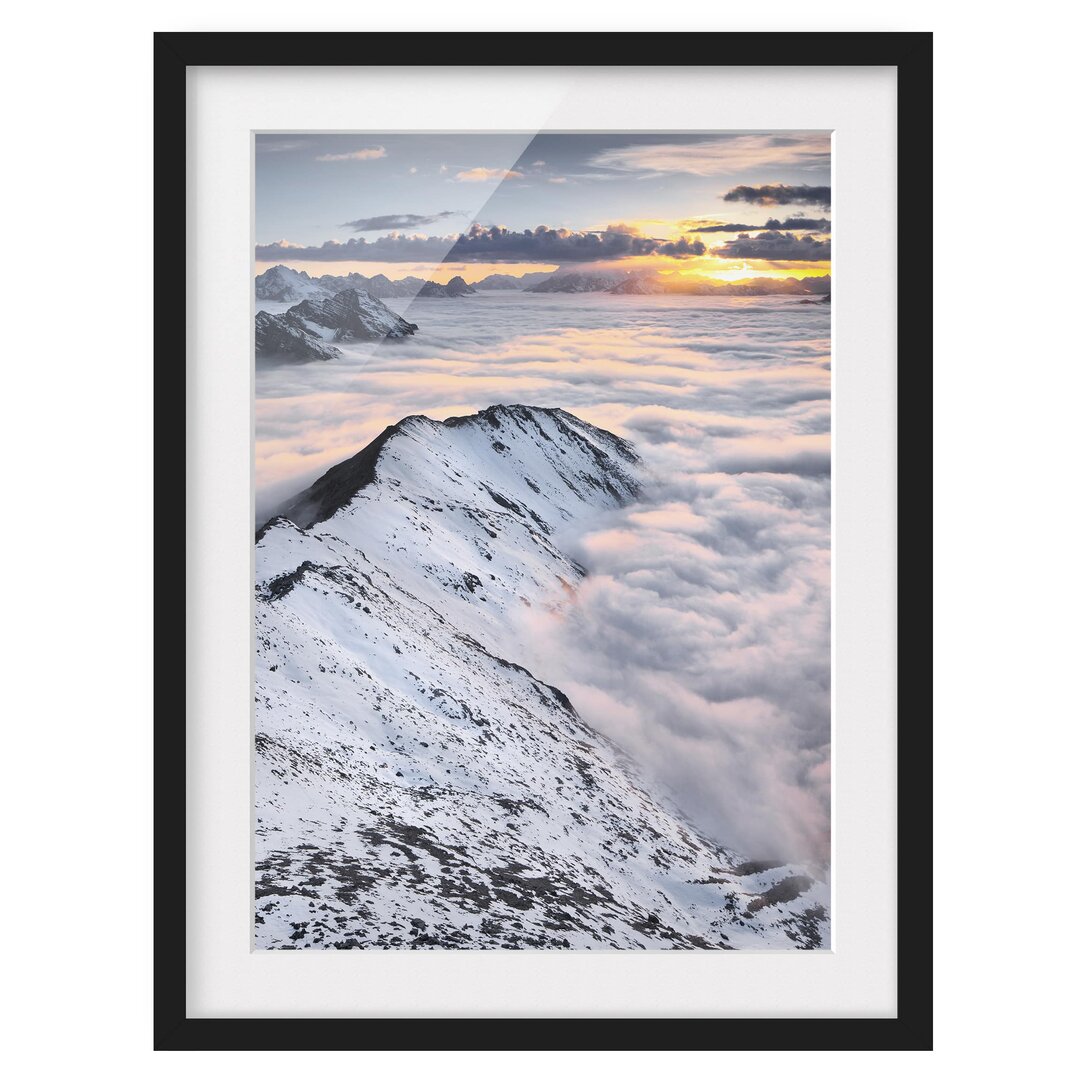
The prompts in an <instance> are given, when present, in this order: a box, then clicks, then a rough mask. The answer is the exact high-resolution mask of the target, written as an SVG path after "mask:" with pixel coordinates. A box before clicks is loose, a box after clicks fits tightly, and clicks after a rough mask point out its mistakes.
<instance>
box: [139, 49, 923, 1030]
mask: <svg viewBox="0 0 1080 1080" xmlns="http://www.w3.org/2000/svg"><path fill="white" fill-rule="evenodd" d="M486 36H488V37H489V38H491V39H493V43H492V44H493V46H494V44H495V40H494V39H497V43H498V47H497V48H495V47H493V48H490V49H483V48H482V49H479V50H478V49H476V48H475V45H476V38H477V35H476V34H468V35H466V34H423V33H417V34H391V33H378V34H358V33H342V34H326V33H305V34H284V33H256V34H250V33H159V34H155V36H154V120H155V129H156V140H155V150H154V167H155V181H154V193H155V206H156V210H155V227H156V231H157V233H158V235H159V237H164V236H166V235H175V231H176V217H177V213H178V212H179V209H180V208H182V207H184V206H185V205H186V195H185V176H186V151H185V140H184V138H183V132H184V131H185V130H186V125H187V100H188V99H187V86H186V74H187V68H188V67H195V66H215V65H228V66H324V65H338V66H350V65H354V64H355V58H356V57H357V56H386V57H399V56H409V57H410V63H413V64H423V63H424V62H425V61H424V57H425V54H427V55H429V56H430V60H431V62H432V63H438V64H439V65H446V64H448V63H449V64H453V63H455V61H454V60H453V59H448V58H453V57H465V56H476V55H481V56H483V55H493V56H494V55H511V56H524V55H532V56H537V57H543V56H551V55H558V56H559V57H560V58H561V63H562V65H563V66H567V67H573V66H575V64H581V65H583V66H584V65H587V66H596V65H598V64H600V65H603V63H604V61H603V59H602V58H603V57H605V56H616V55H617V56H618V57H619V60H620V64H619V66H632V65H645V66H648V65H650V64H653V63H655V60H656V57H657V49H656V37H655V35H652V34H644V33H620V34H603V35H600V34H594V33H566V34H561V33H560V34H553V33H548V34H527V35H526V34H489V35H486ZM599 37H603V39H604V47H603V48H597V47H596V40H595V39H597V38H599ZM373 38H374V39H378V41H377V42H376V43H375V45H374V47H373V40H372V39H373ZM448 38H449V39H454V38H460V39H462V41H463V42H464V41H465V40H466V39H467V40H468V41H469V43H470V47H469V48H468V49H466V48H464V47H462V48H461V49H456V48H454V47H453V42H452V40H451V41H450V42H447V40H446V39H448ZM515 38H518V39H520V40H519V41H518V42H517V43H515V41H514V39H515ZM543 38H547V39H549V41H548V42H544V41H543V40H538V39H543ZM612 38H617V39H618V48H617V49H612V48H611V47H610V46H611V44H612V42H611V39H612ZM708 39H717V40H714V44H716V45H717V46H718V47H715V48H707V47H706V45H707V44H708ZM718 39H723V48H720V47H719V40H718ZM515 44H518V45H520V46H521V47H520V48H517V47H515ZM697 44H698V45H699V46H700V47H701V48H700V49H699V52H698V55H712V56H715V55H730V56H733V57H736V58H737V59H738V64H739V66H740V67H745V66H762V67H774V68H775V67H787V66H791V67H802V68H805V67H837V66H859V67H866V66H883V67H895V68H896V69H897V72H898V116H897V139H898V176H897V180H898V193H899V194H898V207H897V213H898V263H899V265H898V268H897V269H898V275H897V281H898V293H897V298H896V300H897V312H898V316H899V317H898V343H897V344H898V354H897V355H898V372H897V410H898V433H899V434H898V447H897V449H898V462H899V466H898V478H897V480H898V521H899V527H898V538H897V539H898V551H899V556H898V571H897V572H898V580H897V595H898V612H899V614H898V638H897V640H898V655H897V665H898V674H899V678H898V685H899V692H898V693H899V700H898V703H897V706H898V736H897V770H898V777H897V780H898V807H897V810H898V830H897V837H896V845H897V859H898V871H899V873H898V882H899V885H898V894H899V895H898V904H897V910H898V912H899V913H900V914H899V923H898V941H897V958H898V960H897V963H898V976H897V978H898V985H897V1001H898V1016H897V1017H896V1018H895V1019H860V1018H835V1019H834V1018H828V1019H824V1018H823V1019H813V1018H808V1019H774V1018H753V1019H745V1018H737V1019H736V1018H718V1019H698V1018H695V1019H689V1018H688V1019H670V1018H656V1019H641V1018H626V1019H571V1018H563V1019H480V1018H477V1019H412V1018H408V1019H406V1018H401V1019H364V1018H355V1019H329V1018H327V1019H241V1018H223V1019H192V1018H189V1017H188V1016H187V1014H186V1007H185V1000H186V987H185V971H186V957H187V942H186V931H185V921H184V919H183V917H182V915H181V913H178V912H177V910H176V906H175V895H176V889H175V886H176V866H175V854H174V853H175V852H177V851H184V850H185V844H186V836H185V771H184V769H185V766H184V761H185V700H184V694H183V685H184V684H183V680H182V679H177V678H175V677H172V676H170V677H169V678H163V677H160V676H161V675H162V674H163V673H165V672H166V671H168V672H174V671H175V666H176V657H177V656H178V655H183V653H184V649H185V627H184V625H183V624H182V623H180V622H178V621H177V620H176V619H175V607H174V606H172V605H169V606H166V605H164V604H161V605H159V606H158V608H157V612H156V616H155V666H156V669H157V672H158V675H159V678H158V679H157V681H156V690H155V701H154V707H155V721H154V734H155V751H154V754H155V760H154V781H155V797H154V810H155V825H154V839H155V846H156V850H157V861H156V865H155V875H154V876H155V894H156V900H155V911H154V915H155V937H154V997H155V1002H154V1045H155V1049H159V1050H229V1049H232V1050H299V1049H327V1050H349V1049H366V1050H374V1049H406V1048H409V1049H429V1050H458V1049H486V1050H496V1049H507V1050H538V1049H548V1050H550V1049H562V1048H575V1049H592V1050H616V1049H618V1050H645V1049H680V1050H711V1049H724V1050H741V1049H748V1050H753V1049H790V1050H817V1049H866V1050H874V1049H880V1050H886V1049H893V1050H926V1049H931V1048H932V982H931V970H932V923H931V910H932V904H931V893H930V888H929V885H930V882H929V877H930V867H931V866H932V858H931V854H932V833H931V813H932V805H931V797H932V794H931V793H932V787H931V776H932V764H931V761H932V759H931V754H932V740H931V717H932V713H931V710H932V701H931V670H932V659H931V633H930V626H931V569H930V568H931V484H932V472H931V455H932V444H931V434H930V432H931V428H930V416H931V405H930V396H929V395H930V391H929V387H930V375H931V357H932V337H931V325H932V309H931V304H930V299H929V297H930V292H931V289H930V284H931V283H930V280H929V275H930V272H931V271H930V267H931V261H930V259H929V258H928V252H927V245H928V231H929V225H930V221H931V213H932V206H931V178H932V173H931V162H932V111H931V101H932V49H933V35H932V34H930V33H734V34H720V33H710V34H703V35H699V36H698V38H697ZM448 45H449V47H447V46H448ZM546 45H550V46H551V47H550V48H548V47H545V46H546ZM556 46H557V52H556V51H555V47H556ZM664 63H665V64H671V63H677V61H672V60H669V59H666V58H665V60H664ZM154 269H155V273H156V285H155V294H154V308H155V315H156V318H155V326H156V329H155V337H154V348H155V358H154V372H155V406H154V419H155V429H156V430H155V459H156V460H155V468H154V476H155V481H156V485H157V490H158V491H162V492H165V491H173V492H175V491H178V490H179V491H182V490H184V487H185V482H186V480H185V477H186V465H185V457H184V455H183V454H182V453H178V452H177V449H176V448H177V447H178V446H183V445H184V444H185V431H186V423H187V417H186V416H185V408H184V400H185V378H186V376H185V341H184V339H183V337H181V336H179V335H177V334H176V332H175V326H176V322H175V318H174V317H173V313H174V310H175V286H174V283H175V280H176V274H175V256H174V254H173V252H172V249H171V247H170V246H169V245H166V244H163V243H162V244H159V245H158V247H157V251H156V255H155V264H154ZM155 533H156V541H155V555H156V562H157V566H158V568H159V569H158V571H157V580H156V585H157V587H158V588H159V589H160V590H161V592H162V594H164V593H165V591H166V590H167V591H168V592H169V593H175V590H176V572H175V567H176V566H177V565H183V563H184V551H183V550H182V546H183V540H182V537H183V536H184V529H183V523H182V522H180V523H178V522H177V505H176V501H175V499H165V498H159V499H158V501H157V506H156V510H155Z"/></svg>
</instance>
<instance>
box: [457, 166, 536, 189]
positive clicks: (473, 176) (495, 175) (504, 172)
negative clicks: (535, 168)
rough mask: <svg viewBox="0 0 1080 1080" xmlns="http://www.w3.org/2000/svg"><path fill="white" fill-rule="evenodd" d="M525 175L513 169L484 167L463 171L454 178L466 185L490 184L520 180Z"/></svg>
mask: <svg viewBox="0 0 1080 1080" xmlns="http://www.w3.org/2000/svg"><path fill="white" fill-rule="evenodd" d="M522 176H524V173H519V172H515V171H514V170H513V169H485V168H484V167H483V166H482V165H478V166H476V168H474V169H462V170H461V172H459V173H457V174H456V175H455V176H454V179H455V180H460V181H461V182H462V183H465V184H483V183H490V182H491V181H492V180H520V179H521V177H522Z"/></svg>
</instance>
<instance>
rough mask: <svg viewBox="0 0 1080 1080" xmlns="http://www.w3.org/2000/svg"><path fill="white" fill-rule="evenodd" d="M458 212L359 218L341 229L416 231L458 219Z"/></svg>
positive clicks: (448, 211) (447, 211)
mask: <svg viewBox="0 0 1080 1080" xmlns="http://www.w3.org/2000/svg"><path fill="white" fill-rule="evenodd" d="M458 214H459V211H457V210H440V211H439V212H438V213H437V214H381V215H379V216H378V217H368V218H357V219H356V221H346V222H345V223H344V224H343V225H342V226H341V227H342V228H343V229H352V230H353V232H382V231H383V230H387V229H416V228H419V227H420V226H421V225H434V224H435V222H437V221H443V220H444V219H445V218H450V217H457V216H458Z"/></svg>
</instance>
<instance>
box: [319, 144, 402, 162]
mask: <svg viewBox="0 0 1080 1080" xmlns="http://www.w3.org/2000/svg"><path fill="white" fill-rule="evenodd" d="M384 157H386V147H385V146H364V147H361V148H360V149H359V150H350V151H348V152H347V153H344V154H320V155H319V156H318V157H317V158H316V159H315V160H316V161H374V160H375V159H376V158H384Z"/></svg>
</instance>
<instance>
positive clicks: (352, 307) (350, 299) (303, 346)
mask: <svg viewBox="0 0 1080 1080" xmlns="http://www.w3.org/2000/svg"><path fill="white" fill-rule="evenodd" d="M415 333H416V324H415V323H411V322H406V321H405V320H404V319H403V318H402V317H401V316H400V315H398V314H396V313H395V312H393V311H391V310H390V309H389V308H388V307H387V306H386V305H385V304H384V303H383V302H382V301H381V300H377V299H376V298H375V297H373V296H369V295H368V294H367V293H365V292H360V291H359V290H358V289H343V290H342V291H341V292H339V293H337V294H336V295H335V296H332V297H323V298H322V299H318V300H301V301H300V303H299V304H296V305H295V306H294V307H291V308H289V310H288V311H283V312H281V313H280V314H278V315H271V314H270V313H269V312H266V311H258V312H256V313H255V352H256V354H257V355H258V356H264V357H278V358H284V359H289V360H301V361H303V360H329V359H331V358H333V357H335V356H340V355H341V350H340V349H338V348H336V347H335V346H334V345H332V344H330V343H331V342H335V341H380V340H382V339H383V338H388V337H389V338H398V337H405V336H407V335H408V334H415Z"/></svg>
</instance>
